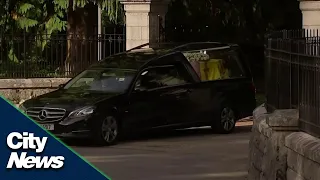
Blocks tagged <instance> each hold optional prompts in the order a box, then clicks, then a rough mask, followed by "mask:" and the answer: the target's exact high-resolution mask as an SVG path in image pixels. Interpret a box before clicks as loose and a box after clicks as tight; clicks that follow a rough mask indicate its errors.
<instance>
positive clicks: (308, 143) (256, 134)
mask: <svg viewBox="0 0 320 180" xmlns="http://www.w3.org/2000/svg"><path fill="white" fill-rule="evenodd" d="M253 115H254V123H253V127H252V135H251V139H250V144H249V145H250V152H249V153H250V154H249V170H248V171H249V175H248V179H249V180H286V179H288V180H315V179H320V171H319V168H320V164H319V162H320V139H318V138H315V137H313V136H311V135H308V134H306V133H303V132H298V124H299V121H298V119H299V114H298V111H297V110H292V109H291V110H276V111H275V112H274V113H272V114H267V113H266V110H265V108H264V106H263V105H262V106H260V107H258V108H257V109H256V110H255V111H254V113H253Z"/></svg>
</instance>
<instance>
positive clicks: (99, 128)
mask: <svg viewBox="0 0 320 180" xmlns="http://www.w3.org/2000/svg"><path fill="white" fill-rule="evenodd" d="M119 137H120V126H119V122H118V120H117V119H116V118H115V117H114V116H107V117H106V118H104V119H102V120H100V121H99V122H98V123H97V124H96V126H95V128H93V138H94V141H95V142H96V144H98V145H101V146H110V145H115V144H117V142H118V140H119Z"/></svg>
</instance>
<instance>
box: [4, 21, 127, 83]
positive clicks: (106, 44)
mask: <svg viewBox="0 0 320 180" xmlns="http://www.w3.org/2000/svg"><path fill="white" fill-rule="evenodd" d="M102 32H103V33H102V34H93V35H86V36H83V35H79V34H67V33H65V34H61V33H60V34H32V33H26V32H21V33H11V34H1V33H0V79H1V78H2V79H3V78H47V77H72V76H74V75H75V74H78V73H79V72H81V71H82V70H84V69H85V68H87V67H88V66H89V65H91V64H92V63H94V62H97V61H99V60H101V59H104V58H105V57H107V56H110V55H112V54H115V53H119V52H122V51H125V45H126V43H125V28H123V27H120V28H111V30H110V28H109V29H104V30H103V31H102Z"/></svg>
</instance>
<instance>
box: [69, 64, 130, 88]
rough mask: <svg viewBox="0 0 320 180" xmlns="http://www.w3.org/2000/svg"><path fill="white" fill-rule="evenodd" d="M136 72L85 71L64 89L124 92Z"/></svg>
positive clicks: (121, 70) (119, 70) (111, 70)
mask: <svg viewBox="0 0 320 180" xmlns="http://www.w3.org/2000/svg"><path fill="white" fill-rule="evenodd" d="M135 74H136V72H135V71H133V70H125V69H93V70H85V71H83V72H82V73H80V74H79V75H78V76H76V77H75V78H74V79H72V80H71V81H70V82H69V83H68V84H66V86H65V87H64V89H67V90H76V91H97V92H124V91H126V90H127V89H128V88H129V86H130V83H131V81H132V80H133V78H134V76H135Z"/></svg>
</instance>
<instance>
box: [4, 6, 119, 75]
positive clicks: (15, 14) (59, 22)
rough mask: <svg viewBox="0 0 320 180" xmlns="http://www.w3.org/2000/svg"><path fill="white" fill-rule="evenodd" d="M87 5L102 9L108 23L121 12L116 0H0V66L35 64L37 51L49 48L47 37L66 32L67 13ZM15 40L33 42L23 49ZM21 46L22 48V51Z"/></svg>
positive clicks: (38, 55)
mask: <svg viewBox="0 0 320 180" xmlns="http://www.w3.org/2000/svg"><path fill="white" fill-rule="evenodd" d="M90 2H94V3H97V4H98V5H99V6H100V7H101V8H104V9H105V10H104V11H103V13H104V17H105V18H108V20H109V21H110V22H112V23H117V21H121V15H122V14H123V11H122V9H121V6H120V5H119V3H120V2H119V1H118V0H96V1H94V0H91V1H89V0H2V1H1V2H0V47H1V48H0V55H1V59H0V63H1V62H2V63H4V62H6V63H9V64H12V63H14V64H15V65H16V66H17V67H20V64H22V62H23V61H26V62H35V61H34V60H35V59H36V60H37V59H43V58H42V53H41V52H43V51H44V50H45V48H46V47H47V46H49V41H50V39H51V36H52V35H53V34H57V33H60V32H65V31H66V27H67V18H66V16H67V13H68V11H75V10H76V9H77V8H83V7H85V6H86V5H87V4H88V3H90ZM69 6H72V8H70V7H69ZM119 16H120V17H119ZM17 38H18V39H19V38H20V39H21V38H28V40H29V41H30V40H32V39H33V41H34V43H32V44H27V46H25V44H24V45H23V44H21V43H17V42H18V41H19V40H17ZM29 41H28V42H29ZM21 47H24V48H23V50H22V49H21ZM19 48H20V50H19V51H18V50H17V49H19ZM20 52H24V53H20ZM5 57H7V58H5ZM3 58H4V59H3ZM7 61H10V62H7ZM35 69H37V68H35ZM2 71H3V70H2Z"/></svg>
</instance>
